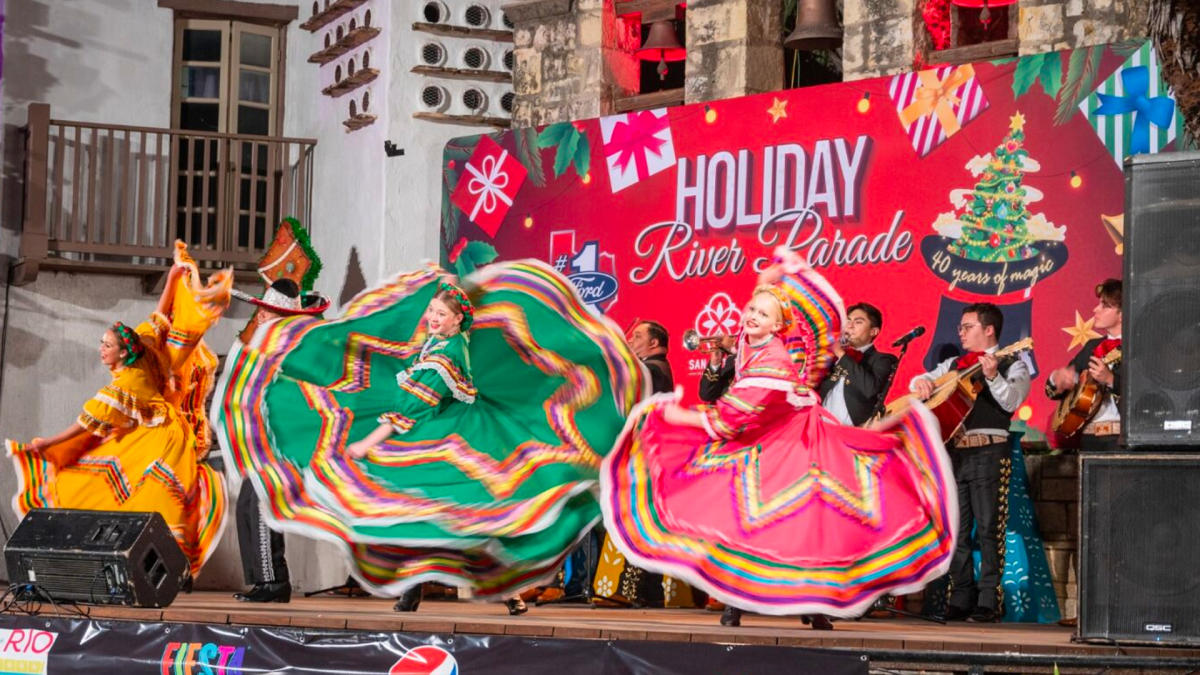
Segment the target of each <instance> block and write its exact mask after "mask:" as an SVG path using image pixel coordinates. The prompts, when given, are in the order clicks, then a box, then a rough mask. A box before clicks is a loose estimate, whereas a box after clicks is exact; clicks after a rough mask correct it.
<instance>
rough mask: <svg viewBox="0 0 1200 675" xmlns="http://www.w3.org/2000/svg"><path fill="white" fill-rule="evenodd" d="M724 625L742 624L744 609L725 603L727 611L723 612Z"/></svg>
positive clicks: (722, 621) (722, 622)
mask: <svg viewBox="0 0 1200 675" xmlns="http://www.w3.org/2000/svg"><path fill="white" fill-rule="evenodd" d="M721 625H722V626H740V625H742V610H740V609H738V608H737V607H731V606H729V605H725V611H724V612H721Z"/></svg>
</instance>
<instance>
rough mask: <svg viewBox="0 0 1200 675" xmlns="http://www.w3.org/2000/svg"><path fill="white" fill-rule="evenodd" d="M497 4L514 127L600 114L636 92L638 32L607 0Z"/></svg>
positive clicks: (527, 1) (639, 33)
mask: <svg viewBox="0 0 1200 675" xmlns="http://www.w3.org/2000/svg"><path fill="white" fill-rule="evenodd" d="M504 11H505V12H506V13H507V15H508V18H509V20H511V21H512V23H513V43H514V45H513V46H514V49H513V59H514V67H513V92H514V93H515V94H516V97H515V100H514V101H513V126H518V127H522V126H534V125H541V124H551V123H554V122H565V121H568V120H576V119H587V118H590V117H598V116H600V115H606V114H609V113H611V112H612V111H613V107H612V103H613V101H614V100H615V99H618V98H622V97H625V96H629V95H631V94H634V93H637V90H638V77H639V73H640V70H639V68H640V66H639V64H638V61H637V58H636V57H635V56H634V55H633V52H634V50H635V49H636V48H637V47H638V46H639V44H640V40H641V32H640V30H638V29H637V28H636V27H635V28H630V27H627V26H626V24H625V22H623V21H621V20H620V19H618V18H617V16H616V11H615V10H614V8H613V2H612V0H575V1H572V0H523V1H522V2H513V3H510V4H506V5H504Z"/></svg>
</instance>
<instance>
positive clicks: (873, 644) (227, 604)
mask: <svg viewBox="0 0 1200 675" xmlns="http://www.w3.org/2000/svg"><path fill="white" fill-rule="evenodd" d="M81 608H82V609H83V610H84V611H86V612H88V614H89V615H90V616H91V617H92V618H97V619H105V618H111V619H124V620H133V621H151V622H153V621H165V622H183V623H206V624H232V625H251V626H290V627H293V628H313V629H338V630H356V631H368V632H378V631H389V632H390V631H396V632H411V633H441V634H449V633H468V634H475V635H514V636H526V637H554V638H564V639H607V640H664V641H673V642H717V643H734V644H753V645H779V646H794V647H818V648H828V647H835V648H844V649H865V650H884V651H893V650H895V651H901V650H903V651H914V650H915V651H934V652H971V653H974V652H984V653H992V654H1025V655H1044V656H1053V655H1068V654H1069V655H1088V656H1126V657H1129V656H1133V657H1155V658H1169V659H1170V658H1175V659H1178V658H1187V659H1197V658H1200V649H1195V648H1164V647H1149V646H1141V647H1139V646H1119V647H1118V646H1106V645H1089V644H1077V643H1073V642H1071V636H1072V634H1073V631H1074V629H1072V628H1067V627H1063V626H1058V625H1036V624H1004V623H998V624H971V623H959V622H955V623H950V624H947V625H941V624H937V623H932V622H929V621H922V620H918V619H909V618H891V619H863V620H861V621H837V622H835V624H834V625H835V629H834V630H832V631H815V630H812V629H810V628H808V627H807V626H804V625H802V624H801V623H800V620H799V618H798V617H767V616H757V615H747V616H746V617H744V618H743V621H742V626H741V627H739V628H725V627H723V626H721V625H720V623H719V622H718V619H719V615H718V614H717V613H715V612H706V611H703V610H698V609H692V610H684V609H606V608H592V607H589V606H587V605H546V606H542V607H535V606H533V605H532V604H531V605H530V608H529V612H528V613H527V614H525V615H523V616H517V617H513V616H509V615H508V613H507V612H506V611H505V608H504V606H503V605H499V604H479V603H472V602H465V601H457V602H455V601H434V600H427V601H425V602H423V603H422V604H421V608H420V610H419V611H418V612H416V613H412V614H402V613H398V612H393V611H392V601H391V600H383V599H378V598H366V597H363V598H346V597H339V596H329V595H326V596H317V597H312V598H304V597H295V596H294V597H293V599H292V601H291V602H290V603H286V604H279V603H270V604H248V603H239V602H237V601H235V600H234V599H233V598H232V597H231V596H230V595H229V594H228V593H218V592H196V593H192V594H188V595H180V596H179V597H178V598H177V599H176V600H175V602H174V603H173V604H172V605H171V606H170V607H167V608H165V609H137V608H125V607H114V606H90V607H81Z"/></svg>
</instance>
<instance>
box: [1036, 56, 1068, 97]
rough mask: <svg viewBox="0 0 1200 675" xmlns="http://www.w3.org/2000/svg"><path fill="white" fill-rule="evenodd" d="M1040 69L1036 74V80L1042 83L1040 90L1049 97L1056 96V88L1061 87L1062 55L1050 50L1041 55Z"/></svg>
mask: <svg viewBox="0 0 1200 675" xmlns="http://www.w3.org/2000/svg"><path fill="white" fill-rule="evenodd" d="M1043 56H1044V57H1045V58H1043V59H1042V70H1041V73H1039V75H1038V81H1040V82H1041V83H1042V90H1043V91H1045V92H1046V95H1047V96H1049V97H1050V98H1054V97H1056V96H1058V90H1059V89H1061V88H1062V55H1060V54H1059V53H1058V52H1050V53H1048V54H1044V55H1043Z"/></svg>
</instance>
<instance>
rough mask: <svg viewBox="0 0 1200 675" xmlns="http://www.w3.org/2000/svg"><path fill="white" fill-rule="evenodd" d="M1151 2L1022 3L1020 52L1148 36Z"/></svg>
mask: <svg viewBox="0 0 1200 675" xmlns="http://www.w3.org/2000/svg"><path fill="white" fill-rule="evenodd" d="M1149 6H1150V3H1149V0H1021V8H1020V18H1019V19H1018V21H1019V25H1018V30H1019V37H1020V40H1021V46H1020V52H1021V54H1022V55H1025V54H1037V53H1040V52H1051V51H1057V50H1061V49H1074V48H1076V47H1090V46H1092V45H1102V44H1106V43H1109V42H1119V41H1121V40H1131V39H1136V38H1142V37H1146V35H1147V34H1148V32H1149V28H1148V26H1147V12H1148V8H1149Z"/></svg>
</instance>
